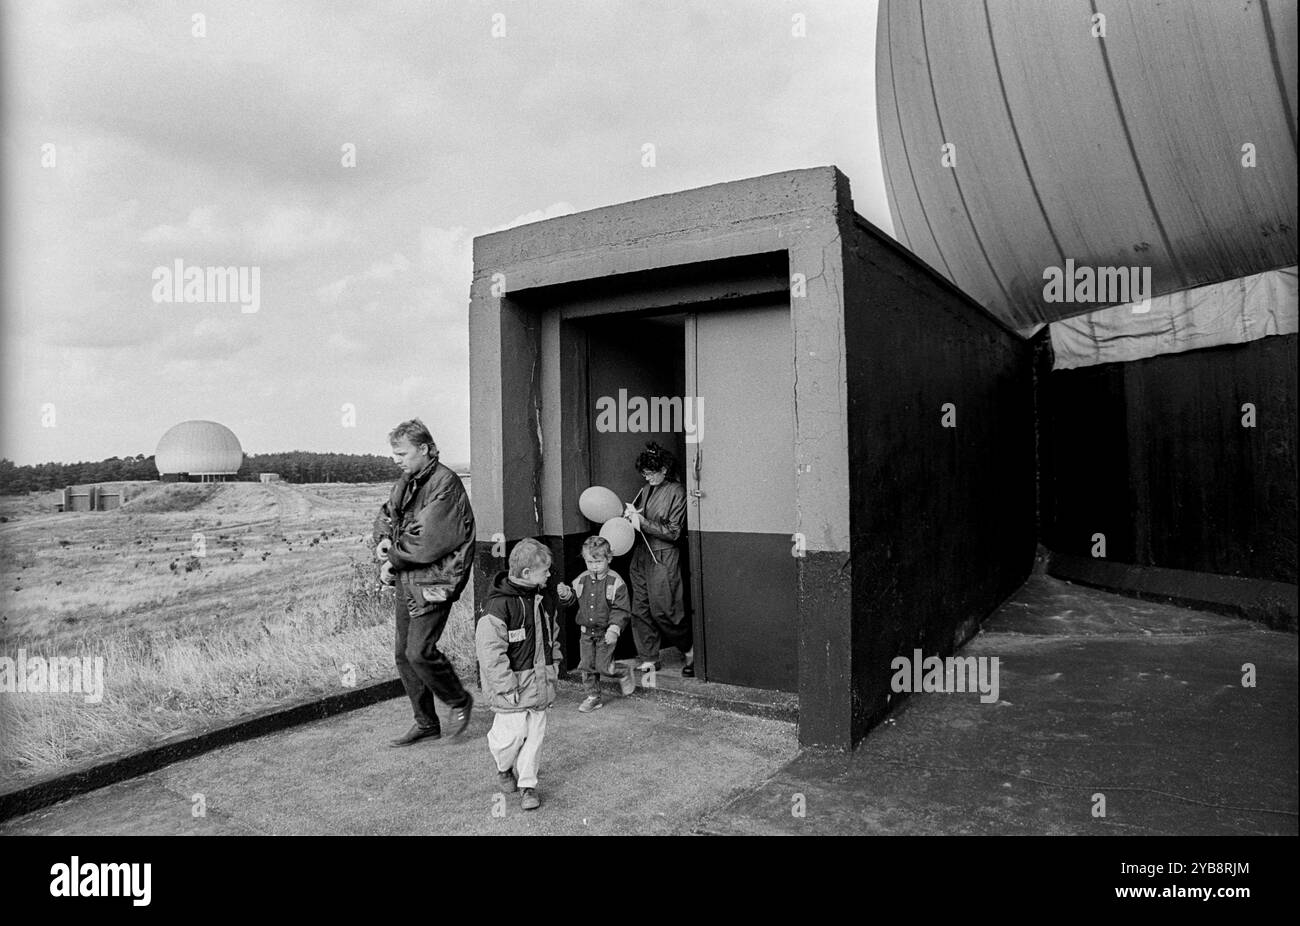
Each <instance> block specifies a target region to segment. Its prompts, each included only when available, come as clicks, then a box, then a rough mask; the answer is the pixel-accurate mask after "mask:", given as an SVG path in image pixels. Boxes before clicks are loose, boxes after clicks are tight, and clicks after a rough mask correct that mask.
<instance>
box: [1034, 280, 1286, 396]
mask: <svg viewBox="0 0 1300 926" xmlns="http://www.w3.org/2000/svg"><path fill="white" fill-rule="evenodd" d="M1148 304H1149V306H1150V308H1149V309H1148V310H1147V311H1145V312H1141V311H1134V309H1135V306H1134V305H1133V304H1129V305H1118V306H1113V307H1111V308H1108V309H1102V310H1100V311H1097V312H1092V313H1089V314H1088V315H1076V316H1075V317H1074V318H1068V319H1066V320H1065V321H1059V322H1053V323H1052V324H1051V325H1050V326H1049V329H1050V331H1051V337H1052V349H1053V351H1054V352H1055V354H1056V360H1055V362H1054V363H1053V365H1052V368H1053V369H1056V370H1069V369H1072V368H1074V367H1085V366H1091V365H1092V364H1096V363H1114V362H1116V361H1120V360H1139V359H1141V358H1143V357H1154V356H1156V355H1158V354H1176V353H1180V352H1182V351H1186V350H1196V349H1197V348H1199V347H1215V346H1217V345H1219V344H1242V343H1245V342H1246V341H1253V340H1255V339H1256V338H1262V337H1266V336H1268V335H1271V334H1295V332H1296V328H1297V322H1296V268H1295V267H1288V268H1286V269H1285V270H1270V271H1268V272H1267V273H1256V274H1252V275H1251V276H1245V277H1241V278H1240V279H1237V280H1228V281H1227V282H1224V283H1212V284H1210V285H1209V286H1198V287H1195V288H1193V289H1185V290H1183V291H1182V292H1179V293H1168V294H1166V295H1164V296H1155V297H1153V298H1152V299H1151V300H1150V301H1149V303H1148ZM1137 308H1141V306H1140V305H1139V306H1137Z"/></svg>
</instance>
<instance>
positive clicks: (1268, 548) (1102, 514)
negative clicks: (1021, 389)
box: [1039, 335, 1297, 585]
mask: <svg viewBox="0 0 1300 926" xmlns="http://www.w3.org/2000/svg"><path fill="white" fill-rule="evenodd" d="M1296 346H1297V345H1296V336H1295V335H1283V336H1277V337H1267V338H1263V339H1261V340H1257V341H1251V342H1250V343H1248V344H1238V345H1229V346H1223V347H1214V348H1209V349H1205V350H1194V351H1188V352H1186V353H1181V354H1168V355H1164V356H1160V357H1152V358H1148V359H1145V360H1137V361H1133V362H1130V363H1110V364H1101V365H1098V366H1093V367H1085V368H1082V369H1075V370H1060V371H1056V372H1044V373H1043V374H1042V375H1041V377H1040V378H1041V380H1042V387H1041V389H1040V395H1039V404H1040V408H1041V427H1042V449H1043V459H1042V473H1041V479H1042V503H1041V504H1042V520H1043V529H1042V532H1043V540H1044V543H1045V544H1046V545H1047V546H1048V547H1049V549H1051V550H1052V551H1053V553H1061V554H1067V555H1073V556H1079V557H1087V558H1092V549H1093V546H1094V543H1095V541H1094V540H1093V535H1094V534H1098V533H1101V534H1104V535H1105V543H1106V550H1105V554H1106V555H1105V558H1106V559H1107V560H1112V561H1115V562H1121V563H1133V564H1137V565H1142V566H1156V567H1164V568H1168V569H1179V570H1189V571H1194V572H1205V573H1215V574H1218V575H1225V576H1240V577H1246V578H1251V579H1260V580H1267V581H1271V582H1284V583H1290V584H1292V585H1294V584H1295V582H1296V506H1297V499H1296V411H1297V409H1296ZM1043 365H1050V360H1049V359H1047V358H1045V359H1044V363H1043V364H1040V367H1041V366H1043ZM1049 368H1050V366H1049ZM1246 403H1250V404H1252V405H1254V407H1255V417H1256V423H1255V427H1254V428H1248V427H1243V425H1242V418H1243V411H1242V406H1243V405H1245V404H1246Z"/></svg>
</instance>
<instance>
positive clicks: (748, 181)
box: [473, 164, 848, 263]
mask: <svg viewBox="0 0 1300 926" xmlns="http://www.w3.org/2000/svg"><path fill="white" fill-rule="evenodd" d="M819 174H820V175H825V176H826V177H828V178H830V179H831V180H832V184H831V188H832V189H833V190H835V194H834V195H835V196H836V197H837V198H838V196H839V194H840V189H841V186H843V189H844V190H847V182H848V178H846V177H845V176H844V174H843V173H842V172H841V171H840V169H839V168H838V167H836V166H835V165H833V164H826V165H822V166H820V167H801V168H796V169H794V170H784V171H776V172H774V173H770V174H761V175H759V176H757V177H742V178H740V179H737V180H724V181H721V182H719V183H710V184H706V185H704V186H700V187H690V188H688V189H685V190H674V191H672V192H668V193H656V194H655V195H654V196H646V197H643V198H641V199H632V200H626V201H624V202H621V203H611V204H610V205H607V206H597V207H596V208H594V209H584V210H582V211H580V212H571V213H569V214H567V215H559V216H554V217H552V218H549V219H539V220H538V221H536V222H528V223H527V224H524V225H516V226H514V227H513V228H504V229H501V230H500V231H493V232H486V233H484V234H482V235H475V236H474V240H473V244H474V257H475V262H476V263H477V259H478V254H479V251H480V248H481V247H484V246H487V245H490V244H494V243H496V242H497V241H499V240H503V239H506V238H507V237H509V236H512V235H519V234H530V235H531V234H536V233H537V232H538V231H540V230H543V229H545V228H547V227H558V226H562V225H563V224H564V223H565V222H572V221H573V220H574V218H575V217H576V216H583V217H584V218H594V217H596V216H600V215H611V214H616V213H618V212H626V211H629V210H632V209H635V208H639V207H643V206H644V205H645V204H647V203H653V202H655V201H656V200H667V199H671V198H673V197H679V196H682V195H686V194H692V193H701V192H703V191H706V190H721V189H722V188H723V187H731V188H732V189H738V188H742V187H746V186H758V185H761V184H771V183H773V182H775V178H789V179H792V180H793V179H796V178H807V179H808V180H810V181H811V182H810V183H809V187H810V189H815V188H816V185H817V183H816V178H817V175H819ZM825 205H829V203H823V202H813V203H809V207H822V206H825ZM791 211H792V212H794V211H800V210H791Z"/></svg>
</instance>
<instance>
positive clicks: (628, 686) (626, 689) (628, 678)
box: [618, 672, 636, 696]
mask: <svg viewBox="0 0 1300 926" xmlns="http://www.w3.org/2000/svg"><path fill="white" fill-rule="evenodd" d="M618 690H619V691H621V692H623V694H624V696H627V695H630V694H631V693H632V692H634V691H636V679H634V678H633V677H632V673H631V672H624V673H623V674H622V675H620V676H619V677H618Z"/></svg>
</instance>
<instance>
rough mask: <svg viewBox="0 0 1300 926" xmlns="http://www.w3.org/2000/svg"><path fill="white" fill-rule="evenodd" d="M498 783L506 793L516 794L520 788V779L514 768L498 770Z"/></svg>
mask: <svg viewBox="0 0 1300 926" xmlns="http://www.w3.org/2000/svg"><path fill="white" fill-rule="evenodd" d="M497 784H498V785H500V786H501V790H502V791H504V792H505V793H506V794H514V793H515V792H516V791H518V790H519V779H517V778H515V770H514V769H512V768H508V769H506V770H505V771H504V772H497Z"/></svg>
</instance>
